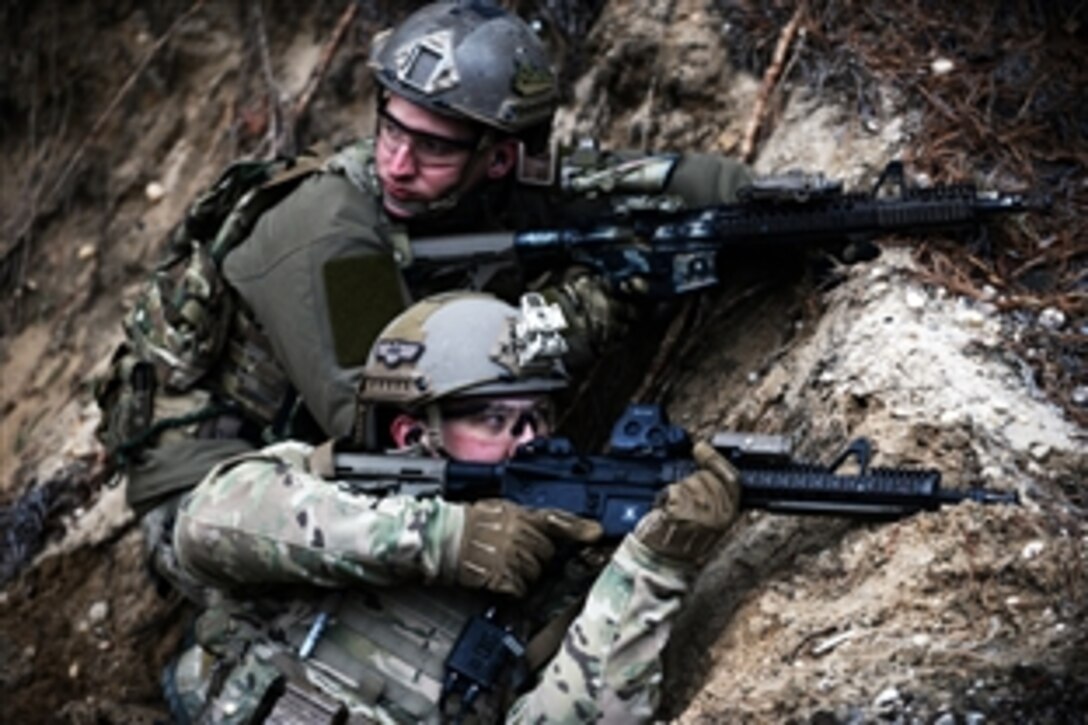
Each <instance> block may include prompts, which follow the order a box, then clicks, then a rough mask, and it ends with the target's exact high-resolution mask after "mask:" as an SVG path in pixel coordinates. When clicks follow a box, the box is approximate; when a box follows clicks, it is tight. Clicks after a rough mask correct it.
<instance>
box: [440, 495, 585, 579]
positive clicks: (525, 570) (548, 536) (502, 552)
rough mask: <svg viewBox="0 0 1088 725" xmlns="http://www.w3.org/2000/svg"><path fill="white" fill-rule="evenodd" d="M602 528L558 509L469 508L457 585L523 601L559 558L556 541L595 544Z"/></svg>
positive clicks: (497, 503)
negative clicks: (543, 571) (551, 562)
mask: <svg viewBox="0 0 1088 725" xmlns="http://www.w3.org/2000/svg"><path fill="white" fill-rule="evenodd" d="M600 536H601V525H600V524H599V523H597V522H596V521H590V520H588V519H583V518H579V517H577V516H574V515H573V514H569V513H566V512H564V511H557V510H555V509H528V508H525V507H524V506H519V505H517V504H515V503H511V502H510V501H502V500H499V499H488V500H484V501H477V502H476V503H474V504H471V505H470V506H466V508H465V528H464V531H463V533H462V535H461V550H460V553H459V555H458V557H457V583H458V584H460V585H461V586H464V587H470V588H476V589H480V588H482V589H489V590H490V591H493V592H499V593H501V594H513V595H514V596H517V597H520V596H524V595H525V592H526V591H527V589H528V586H529V583H530V582H532V581H533V580H535V579H536V578H537V577H538V576H540V571H541V569H542V568H543V567H544V565H545V564H546V563H547V562H548V560H549V559H551V558H552V555H553V554H555V545H554V544H553V542H554V541H559V540H567V541H576V542H580V543H583V544H590V543H593V542H594V541H596V540H597V539H599V538H600Z"/></svg>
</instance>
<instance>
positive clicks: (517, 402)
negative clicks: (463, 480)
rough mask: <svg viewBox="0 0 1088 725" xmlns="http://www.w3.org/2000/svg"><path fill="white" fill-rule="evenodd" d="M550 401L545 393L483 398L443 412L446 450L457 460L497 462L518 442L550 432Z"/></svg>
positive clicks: (513, 450)
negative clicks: (517, 396) (543, 394)
mask: <svg viewBox="0 0 1088 725" xmlns="http://www.w3.org/2000/svg"><path fill="white" fill-rule="evenodd" d="M552 418H553V416H552V407H551V402H550V401H549V400H548V399H547V398H545V397H539V396H533V397H524V398H521V397H519V398H486V399H480V400H478V401H475V402H472V403H470V404H469V405H468V406H463V407H461V408H460V409H457V408H453V409H451V410H449V411H447V410H443V413H442V419H443V420H442V440H443V442H444V443H445V445H446V452H447V453H449V454H450V456H451V457H452V458H455V459H457V460H459V461H472V462H475V463H499V462H501V461H505V460H507V459H509V458H511V457H512V456H513V455H514V452H515V451H516V450H517V448H518V446H522V445H525V444H526V443H528V442H529V441H531V440H533V439H534V438H537V437H539V436H546V435H548V434H549V433H551V427H552Z"/></svg>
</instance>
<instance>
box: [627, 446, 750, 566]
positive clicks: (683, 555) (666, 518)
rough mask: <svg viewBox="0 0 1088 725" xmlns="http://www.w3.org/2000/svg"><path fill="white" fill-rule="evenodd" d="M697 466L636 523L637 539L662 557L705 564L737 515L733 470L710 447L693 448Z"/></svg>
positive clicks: (736, 483) (737, 494) (737, 491)
mask: <svg viewBox="0 0 1088 725" xmlns="http://www.w3.org/2000/svg"><path fill="white" fill-rule="evenodd" d="M693 453H694V455H695V461H696V462H697V463H698V464H699V470H698V471H696V472H695V473H693V474H691V475H690V476H688V477H687V478H685V479H683V480H682V481H678V482H676V483H674V484H672V485H670V486H669V487H668V488H666V489H665V490H664V491H663V492H662V493H661V496H660V497H659V498H658V500H657V502H656V503H655V505H654V508H653V510H651V511H650V512H649V513H648V514H646V515H645V516H643V517H642V520H641V521H639V522H638V526H636V527H635V532H634V534H635V537H636V538H637V539H638V540H639V541H641V542H642V543H643V544H645V545H646V546H647V547H648V548H649V549H650V550H651V551H653V552H655V553H657V554H660V555H661V556H665V557H668V558H670V559H676V560H679V561H684V562H690V563H693V564H700V565H701V564H703V563H704V562H705V561H706V559H707V558H708V557H709V556H710V553H711V552H712V551H713V550H714V548H715V546H717V544H718V542H719V541H720V540H721V538H722V536H723V535H724V534H725V532H726V531H728V530H729V527H730V526H731V525H732V523H733V521H734V520H736V518H737V508H738V505H739V503H740V484H739V477H738V475H737V469H735V468H733V465H732V464H731V463H730V462H729V461H727V460H726V459H725V458H723V457H722V456H721V454H719V453H718V452H717V451H716V450H714V448H713V446H711V445H710V444H708V443H704V442H699V443H696V444H695V448H694V450H693Z"/></svg>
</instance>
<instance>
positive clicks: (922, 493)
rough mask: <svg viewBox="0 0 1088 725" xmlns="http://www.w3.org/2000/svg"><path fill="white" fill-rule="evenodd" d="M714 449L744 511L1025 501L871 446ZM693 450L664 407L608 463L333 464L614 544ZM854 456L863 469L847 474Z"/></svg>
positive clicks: (553, 446) (542, 459)
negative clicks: (957, 483) (807, 458)
mask: <svg viewBox="0 0 1088 725" xmlns="http://www.w3.org/2000/svg"><path fill="white" fill-rule="evenodd" d="M712 444H713V445H714V446H715V448H717V449H718V450H719V451H720V452H721V453H722V454H723V455H724V456H726V457H727V458H728V459H729V460H730V461H732V463H733V465H734V466H735V467H736V468H737V470H738V472H739V474H740V486H741V507H742V508H754V509H766V510H769V511H776V512H782V513H791V514H824V515H831V516H848V517H853V518H869V519H888V518H897V517H902V516H909V515H910V514H913V513H916V512H918V511H932V510H936V509H938V508H940V507H941V506H942V505H945V504H953V503H957V502H959V501H963V500H973V501H977V502H979V503H986V504H991V503H1017V502H1018V500H1019V499H1018V497H1017V494H1016V493H1015V492H1003V491H994V490H989V489H983V488H972V489H967V490H949V489H943V488H942V487H941V474H940V472H939V471H936V470H931V469H918V470H913V469H891V468H875V467H872V468H871V467H869V465H868V463H869V461H868V458H869V451H870V448H869V445H868V442H867V441H865V439H858V440H857V441H855V442H854V443H853V444H851V446H849V447H848V448H847V450H846V451H845V452H844V453H843V455H840V456H839V457H838V458H837V459H836V460H835V461H834V462H833V463H831V464H830V465H827V466H821V465H815V464H803V463H798V462H795V461H793V460H792V458H791V457H790V454H789V442H788V440H787V439H786V438H784V437H782V436H761V435H754V434H735V433H731V434H719V435H718V436H715V437H714V438H713V439H712ZM690 448H691V444H690V439H689V437H688V436H687V434H686V433H685V432H684V431H683V430H682V429H680V428H678V427H676V426H672V425H670V424H669V423H668V422H667V420H665V417H664V414H663V412H662V411H661V409H660V408H659V407H657V406H648V405H641V406H631V407H630V408H629V409H628V410H627V412H626V413H625V414H624V416H623V417H622V418H621V419H620V421H618V422H617V424H616V426H615V428H614V429H613V434H612V442H611V446H610V449H611V450H610V452H609V453H608V454H604V455H582V454H579V453H577V452H576V451H575V450H574V449H573V447H572V446H571V444H570V442H569V441H568V440H566V439H563V438H551V439H538V440H535V441H532V442H531V443H530V444H529V445H527V446H525V447H523V448H521V449H520V450H519V451H518V454H517V455H516V456H515V457H514V458H513V459H511V460H509V461H506V462H504V463H496V464H485V463H469V462H464V461H452V460H441V459H419V458H409V457H402V456H390V455H369V454H352V453H339V454H336V455H335V456H334V462H335V471H336V477H337V479H339V480H342V481H345V482H346V483H347V484H348V485H350V486H352V487H355V488H358V489H360V490H364V491H369V492H387V491H393V490H396V491H397V492H399V493H404V494H410V495H441V496H443V497H444V498H446V499H449V500H454V501H465V500H469V501H471V500H476V499H481V498H492V497H499V498H504V499H507V500H511V501H514V502H517V503H519V504H521V505H523V506H528V507H532V508H557V509H562V510H564V511H569V512H571V513H573V514H577V515H578V516H583V517H586V518H591V519H594V520H597V521H599V522H600V523H601V525H602V527H603V528H604V532H605V536H606V537H607V538H618V537H621V536H623V535H624V534H626V533H627V532H628V531H631V530H632V529H633V528H634V526H635V524H637V523H638V521H639V519H641V518H642V517H643V516H644V515H645V514H646V512H648V511H649V510H650V509H651V508H652V507H653V504H654V501H655V500H656V498H657V496H658V494H659V493H660V492H661V490H662V489H663V488H665V487H666V486H668V485H669V484H671V483H673V482H674V481H678V480H680V479H681V478H684V477H685V476H687V475H689V474H690V473H692V472H693V471H694V470H695V469H696V464H695V462H694V460H692V458H691V457H690ZM851 457H852V458H856V459H857V464H858V466H859V469H860V470H858V472H856V473H840V472H839V469H840V467H841V466H842V465H843V464H844V463H845V461H846V460H847V459H848V458H851ZM398 482H399V485H398Z"/></svg>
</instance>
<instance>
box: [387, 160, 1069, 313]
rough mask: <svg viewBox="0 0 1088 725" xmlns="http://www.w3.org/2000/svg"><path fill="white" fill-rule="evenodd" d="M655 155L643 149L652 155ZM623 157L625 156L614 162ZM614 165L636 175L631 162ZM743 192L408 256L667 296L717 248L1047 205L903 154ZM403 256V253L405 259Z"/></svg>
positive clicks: (651, 202) (842, 235) (806, 241)
mask: <svg viewBox="0 0 1088 725" xmlns="http://www.w3.org/2000/svg"><path fill="white" fill-rule="evenodd" d="M655 158H656V157H650V160H653V159H655ZM621 166H622V165H621ZM627 166H630V169H627V170H625V169H622V168H621V170H620V171H619V172H618V173H619V174H620V177H619V178H617V179H614V180H613V185H614V186H615V188H617V189H622V188H623V185H624V183H623V182H624V179H623V177H622V174H623V173H630V174H631V175H632V177H633V178H634V177H637V175H638V173H639V171H640V167H639V166H638V162H630V163H629V164H628V165H627ZM738 196H739V198H740V201H739V202H737V203H733V204H722V205H719V206H714V207H709V208H705V209H679V208H677V204H676V203H675V202H673V203H671V204H670V203H669V202H670V200H668V199H661V198H657V197H645V196H642V197H639V196H627V197H621V199H622V201H621V202H620V206H621V209H620V210H618V211H613V212H611V213H609V214H608V215H606V216H603V217H596V218H593V219H591V220H589V221H587V222H585V223H574V224H572V225H570V226H564V227H560V228H555V229H534V230H527V231H515V232H502V233H490V234H473V235H465V236H444V237H430V238H421V239H413V240H412V241H411V256H412V259H411V262H412V264H413V265H418V266H419V267H421V268H424V269H425V268H426V267H427V266H428V265H440V266H450V265H457V264H463V265H466V266H469V267H473V266H475V267H476V268H478V269H480V268H484V267H486V266H487V265H499V264H502V263H503V262H505V261H510V260H516V261H517V262H519V263H520V264H521V265H522V266H523V267H525V268H527V269H534V268H535V266H537V265H539V266H540V267H543V266H550V267H554V266H555V265H556V261H557V260H559V261H561V262H563V263H565V264H577V265H584V266H587V267H590V268H592V269H594V270H596V271H597V272H598V273H600V274H601V275H603V276H605V277H606V278H607V279H608V280H609V281H610V282H611V283H612V284H613V286H615V287H616V288H618V289H623V288H624V287H625V286H626V283H629V282H631V281H633V280H635V279H638V280H640V281H641V284H640V288H641V289H643V294H645V295H646V296H648V297H650V298H657V299H662V298H670V297H675V296H678V295H683V294H687V293H690V292H695V291H697V290H701V289H705V288H707V287H712V286H714V285H716V284H718V269H717V267H718V254H719V253H720V252H722V251H723V250H728V251H738V250H741V249H744V248H745V247H747V248H758V249H767V248H768V247H773V246H774V245H793V246H815V245H818V244H831V243H840V244H842V245H843V246H845V243H847V242H862V241H868V240H870V239H872V238H874V237H878V236H882V235H887V234H893V233H894V234H911V235H925V234H931V233H934V232H964V231H972V230H975V231H977V230H978V229H980V228H981V227H982V225H983V224H984V223H985V222H986V221H988V220H990V219H991V218H992V217H995V216H998V215H1002V214H1013V213H1018V212H1023V211H1029V210H1039V209H1045V208H1048V207H1049V205H1050V202H1049V200H1048V199H1046V198H1045V197H1043V198H1034V197H1029V196H1027V195H1024V194H1017V193H1004V192H998V191H979V190H978V189H976V188H975V186H974V185H972V184H937V185H935V186H930V187H919V186H912V185H909V184H908V183H907V182H906V180H905V178H904V173H903V165H902V163H901V162H898V161H893V162H892V163H890V164H888V166H887V167H886V168H885V169H884V171H883V173H882V174H881V176H880V178H879V180H878V181H877V182H876V184H875V185H874V186H873V188H872V190H871V191H869V192H852V193H847V192H844V191H843V188H842V183H841V182H838V181H833V180H829V179H826V178H825V177H824V176H823V175H822V174H816V175H811V174H801V173H797V172H792V173H790V174H787V175H785V176H780V177H771V178H767V179H763V180H757V181H755V182H754V183H753V184H752V185H750V186H748V187H745V188H743V189H741V190H740V192H739V193H738ZM405 261H408V260H405Z"/></svg>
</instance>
